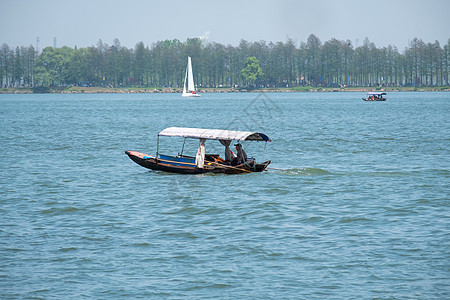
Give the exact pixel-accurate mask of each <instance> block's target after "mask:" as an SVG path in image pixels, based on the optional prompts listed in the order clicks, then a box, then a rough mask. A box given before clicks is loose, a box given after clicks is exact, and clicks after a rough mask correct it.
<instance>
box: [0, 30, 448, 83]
mask: <svg viewBox="0 0 450 300" xmlns="http://www.w3.org/2000/svg"><path fill="white" fill-rule="evenodd" d="M188 56H190V57H192V63H193V69H194V80H195V83H196V84H197V85H198V87H199V88H203V87H214V88H217V87H233V88H234V87H236V85H238V86H247V87H248V86H249V85H251V86H258V87H261V86H265V87H283V88H286V87H289V88H292V87H298V88H299V90H302V89H303V87H306V88H305V89H309V87H314V88H322V87H323V88H325V87H331V88H342V87H346V86H348V87H352V86H372V87H382V88H383V89H384V88H386V87H396V86H410V87H419V88H422V87H423V86H448V85H449V77H450V39H449V41H448V42H447V44H445V45H444V46H443V47H441V45H440V44H439V43H438V42H434V43H425V42H423V41H422V40H420V39H417V38H415V39H413V40H412V42H411V43H410V45H409V47H408V48H407V49H405V51H404V52H403V53H399V51H398V50H397V48H396V47H393V46H388V47H383V48H377V47H375V45H374V44H373V43H371V42H370V41H369V40H368V39H366V40H365V41H364V43H363V45H362V46H359V47H356V48H354V47H353V46H352V44H351V42H350V41H349V40H347V41H341V40H337V39H331V40H329V41H326V42H325V43H322V42H321V41H320V39H319V38H318V37H316V36H315V35H310V36H309V37H308V39H307V41H306V42H305V43H304V42H301V43H300V44H297V43H296V42H294V41H293V40H291V39H288V40H287V41H286V42H277V43H272V42H270V43H266V42H265V41H259V42H247V41H245V40H242V41H241V42H240V43H239V45H238V46H237V47H235V46H230V45H227V46H225V45H223V44H219V43H214V42H212V43H205V42H204V41H202V40H201V39H199V38H192V39H187V40H186V41H185V42H181V41H179V40H177V39H174V40H164V41H158V42H156V43H154V44H152V45H151V46H146V45H144V43H143V42H139V43H137V44H136V45H135V47H134V48H132V49H128V48H126V47H123V46H122V45H121V44H120V41H119V40H118V39H115V40H114V42H113V45H111V46H109V45H107V44H105V43H103V42H102V41H101V40H99V42H98V43H97V44H96V45H95V46H91V47H87V48H80V49H78V48H75V49H72V48H69V47H62V48H56V49H55V48H52V47H47V48H45V49H43V50H42V52H41V53H36V50H35V49H34V48H33V47H32V46H30V47H16V48H15V49H12V48H10V47H9V46H8V45H7V44H2V45H1V46H0V85H1V86H2V87H20V86H24V87H26V86H29V87H30V86H35V85H39V86H46V87H52V88H56V87H64V86H67V85H79V86H103V87H114V88H120V87H127V88H132V87H137V88H142V87H144V88H148V87H157V88H167V87H172V88H181V87H182V85H183V80H184V75H185V70H186V63H187V57H188ZM263 70H264V73H263Z"/></svg>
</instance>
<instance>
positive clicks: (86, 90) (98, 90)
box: [0, 86, 450, 94]
mask: <svg viewBox="0 0 450 300" xmlns="http://www.w3.org/2000/svg"><path fill="white" fill-rule="evenodd" d="M368 91H380V92H450V86H437V87H382V88H375V87H343V88H330V87H325V88H321V87H294V88H260V89H248V90H247V89H231V88H228V87H227V88H205V89H200V90H199V92H200V93H316V92H361V93H362V92H364V93H365V92H368ZM181 92H182V90H181V89H175V88H105V87H78V86H75V87H68V88H65V89H62V90H58V89H54V90H50V91H49V93H54V94H127V93H155V94H156V93H181ZM0 94H33V89H32V88H0Z"/></svg>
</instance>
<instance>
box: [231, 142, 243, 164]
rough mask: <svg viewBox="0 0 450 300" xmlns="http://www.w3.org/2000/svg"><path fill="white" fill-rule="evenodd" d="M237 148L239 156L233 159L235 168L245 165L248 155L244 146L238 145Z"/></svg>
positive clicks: (232, 162)
mask: <svg viewBox="0 0 450 300" xmlns="http://www.w3.org/2000/svg"><path fill="white" fill-rule="evenodd" d="M235 146H236V153H237V156H236V157H235V158H233V160H232V161H231V165H233V166H236V165H240V164H243V163H245V162H246V161H247V153H245V151H244V149H243V148H242V145H241V144H239V143H238V144H236V145H235Z"/></svg>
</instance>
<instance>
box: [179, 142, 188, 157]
mask: <svg viewBox="0 0 450 300" xmlns="http://www.w3.org/2000/svg"><path fill="white" fill-rule="evenodd" d="M186 139H187V138H184V141H183V147H182V148H181V154H180V156H183V151H184V144H185V143H186Z"/></svg>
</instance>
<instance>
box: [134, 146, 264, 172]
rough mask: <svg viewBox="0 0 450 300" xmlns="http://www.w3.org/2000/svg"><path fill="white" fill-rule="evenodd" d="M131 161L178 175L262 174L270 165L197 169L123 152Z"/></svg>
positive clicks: (175, 161)
mask: <svg viewBox="0 0 450 300" xmlns="http://www.w3.org/2000/svg"><path fill="white" fill-rule="evenodd" d="M125 153H126V154H127V155H128V156H129V157H130V159H131V160H132V161H134V162H135V163H137V164H138V165H140V166H142V167H144V168H147V169H151V170H159V171H166V172H172V173H180V174H202V173H223V174H241V173H253V172H262V171H264V170H265V169H266V168H267V166H268V165H269V164H270V162H271V161H270V160H269V161H266V162H264V163H261V164H256V163H246V164H240V165H237V166H230V165H225V164H220V163H215V162H209V161H205V166H204V168H197V167H196V166H195V164H193V163H192V161H191V160H188V159H183V158H175V157H170V156H164V157H165V158H166V159H156V158H155V157H154V156H151V155H147V154H144V153H141V152H138V151H125Z"/></svg>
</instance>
